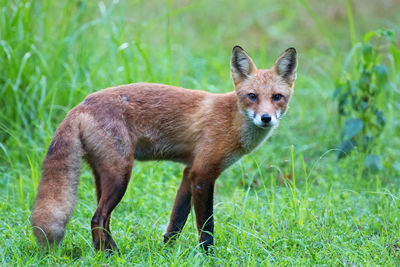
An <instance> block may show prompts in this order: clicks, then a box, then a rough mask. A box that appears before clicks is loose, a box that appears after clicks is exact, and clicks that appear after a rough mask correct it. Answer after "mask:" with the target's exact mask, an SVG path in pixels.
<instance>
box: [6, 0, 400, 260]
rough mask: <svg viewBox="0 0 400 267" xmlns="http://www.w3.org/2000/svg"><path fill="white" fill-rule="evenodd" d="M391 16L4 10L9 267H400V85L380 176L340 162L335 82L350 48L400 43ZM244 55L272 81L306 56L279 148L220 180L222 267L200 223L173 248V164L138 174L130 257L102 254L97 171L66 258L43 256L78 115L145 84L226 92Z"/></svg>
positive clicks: (71, 227)
mask: <svg viewBox="0 0 400 267" xmlns="http://www.w3.org/2000/svg"><path fill="white" fill-rule="evenodd" d="M384 3H385V4H379V6H378V4H377V3H375V1H372V0H370V1H361V0H359V1H344V0H343V1H334V2H332V3H327V2H326V3H322V2H320V1H316V0H312V1H305V0H304V1H299V2H295V1H289V0H282V1H278V2H276V1H272V0H270V1H256V0H254V1H227V0H224V1H211V0H203V1H193V2H191V1H183V0H179V1H178V0H177V1H172V0H170V1H165V2H164V3H160V2H159V1H104V2H101V1H99V2H98V1H86V0H83V1H82V0H81V1H51V0H42V1H8V0H0V107H1V110H0V111H1V112H0V174H1V177H0V213H1V217H0V220H1V221H0V232H1V233H2V234H1V236H2V238H1V239H0V263H1V264H3V265H6V266H13V265H24V266H25V265H54V264H57V265H100V264H105V265H112V266H114V265H145V266H148V265H156V266H157V265H168V266H169V265H172V266H181V265H184V266H185V265H187V266H192V265H194V266H200V265H201V266H203V265H206V266H207V265H210V266H215V265H222V266H233V265H235V266H236V265H254V266H259V265H306V266H308V265H357V266H359V265H400V241H399V240H400V218H399V214H400V199H399V196H400V186H399V184H400V183H399V182H400V140H399V138H398V137H399V135H400V120H399V119H398V111H399V110H400V105H399V103H400V101H399V100H400V94H399V89H398V84H397V85H396V86H397V87H396V86H394V89H393V94H392V95H390V97H388V99H387V103H388V106H387V108H386V114H387V119H388V123H387V126H386V128H385V130H384V133H383V134H382V136H381V137H380V142H379V143H380V144H379V146H378V148H377V149H378V151H379V152H380V154H381V155H382V157H383V163H384V167H385V168H384V170H383V171H382V172H379V173H377V174H373V173H366V172H364V171H363V169H364V158H363V157H364V156H363V155H362V154H360V153H358V152H357V151H354V152H353V153H352V154H351V155H349V156H348V157H347V158H345V159H344V160H341V161H337V160H336V152H335V150H334V149H335V148H336V147H337V145H338V144H339V133H338V125H337V120H338V117H337V113H336V106H335V102H334V100H333V98H332V94H333V90H334V82H335V80H336V79H337V77H338V76H339V75H340V74H341V70H342V66H343V64H344V61H345V59H346V56H347V54H348V52H349V51H350V50H351V46H352V44H354V43H355V42H356V41H357V40H358V39H357V38H361V37H362V36H363V35H364V33H366V32H367V31H370V30H375V29H378V28H384V27H387V28H391V29H393V30H394V31H395V32H396V33H397V35H398V36H399V35H400V32H399V31H400V27H399V26H398V25H400V13H399V12H398V10H399V8H400V5H399V4H398V3H397V2H396V1H391V2H390V1H386V2H384ZM351 10H353V11H351ZM351 12H353V13H351ZM349 14H350V15H351V16H350V17H349V16H348V15H349ZM235 44H240V45H242V46H243V47H244V48H245V49H246V50H247V51H248V52H249V54H250V55H251V56H252V57H253V58H254V60H255V62H256V64H257V65H258V66H260V67H264V68H267V67H270V66H271V65H272V63H273V60H274V59H275V58H276V57H277V56H278V55H279V54H280V53H281V52H282V51H283V50H284V49H285V48H287V47H290V46H294V47H296V48H297V49H298V51H299V68H298V81H297V83H296V88H295V94H294V98H293V100H292V102H291V105H290V110H289V112H288V114H287V116H286V117H285V118H284V119H283V121H282V123H281V126H280V127H279V129H278V130H277V131H276V134H275V135H274V136H273V137H272V138H271V139H270V140H269V141H268V142H267V143H265V144H264V145H263V146H262V147H260V148H259V149H258V150H257V151H255V152H254V153H252V154H251V155H249V156H246V157H245V158H244V159H243V160H241V161H240V162H239V163H237V164H235V165H234V166H232V167H231V168H229V169H228V170H226V171H225V172H224V173H223V174H222V175H221V177H220V178H219V179H218V181H217V185H216V196H215V228H216V233H215V255H212V256H207V255H205V254H204V253H203V252H202V250H201V249H199V247H198V245H197V234H196V232H197V231H196V229H195V223H194V219H193V216H194V215H193V212H192V213H191V215H190V216H189V220H188V222H187V225H186V227H185V229H184V231H183V234H182V236H181V237H180V238H179V239H178V240H177V243H176V244H175V245H173V246H164V244H163V243H162V233H163V232H164V230H165V227H166V225H167V223H168V219H169V214H170V210H171V208H172V203H173V199H174V195H175V192H176V189H177V186H178V184H179V180H180V175H181V171H182V166H181V165H179V164H174V163H169V162H148V163H140V162H136V164H135V167H134V168H133V173H132V179H131V182H130V185H129V187H128V191H127V193H126V195H125V197H124V198H123V200H122V202H121V203H120V204H119V206H118V207H117V208H116V210H115V212H114V213H113V220H112V226H111V229H112V231H113V236H114V238H115V240H116V241H117V244H118V246H119V248H120V250H121V252H122V255H121V257H117V256H111V257H106V256H105V255H103V254H102V253H97V254H96V253H95V252H94V250H93V246H92V244H91V235H90V219H91V217H92V215H93V213H94V211H95V208H96V201H95V191H94V190H95V189H94V185H93V178H92V176H91V174H90V172H89V170H88V168H87V167H85V168H84V170H83V173H82V177H81V184H80V187H79V199H78V204H77V206H76V210H75V212H74V214H73V216H72V219H71V221H70V223H69V224H68V226H67V231H66V236H65V238H64V240H63V242H62V244H61V245H60V246H59V247H57V248H55V249H52V250H49V251H46V250H42V249H41V248H39V246H38V245H37V244H36V242H35V239H34V236H33V233H32V230H31V227H30V223H29V220H30V210H31V207H32V204H33V201H34V197H35V193H36V188H37V184H38V182H39V180H40V173H41V169H40V165H41V161H42V160H43V158H44V155H45V153H46V150H47V146H48V145H49V143H50V140H51V136H52V134H53V133H54V131H55V129H56V128H57V125H58V124H59V123H60V122H61V121H62V119H63V118H64V116H65V115H66V113H67V112H68V110H69V109H70V108H72V107H73V106H74V105H76V104H77V103H79V102H80V101H81V100H82V99H83V98H84V97H85V96H86V95H87V94H89V93H91V92H94V91H97V90H99V89H102V88H105V87H108V86H113V85H117V84H124V83H131V82H138V81H149V82H160V83H168V84H174V85H179V86H183V87H187V88H194V89H203V90H208V91H211V92H226V91H230V90H232V89H233V86H232V81H231V80H230V78H229V57H230V53H231V48H232V47H233V45H235ZM397 81H398V78H397ZM393 163H394V164H393ZM396 167H397V168H396ZM283 176H284V177H290V178H291V180H290V179H285V178H282V177H283Z"/></svg>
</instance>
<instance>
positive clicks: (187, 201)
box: [164, 167, 192, 243]
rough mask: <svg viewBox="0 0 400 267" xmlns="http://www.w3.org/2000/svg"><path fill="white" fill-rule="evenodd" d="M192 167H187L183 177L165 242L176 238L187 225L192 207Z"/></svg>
mask: <svg viewBox="0 0 400 267" xmlns="http://www.w3.org/2000/svg"><path fill="white" fill-rule="evenodd" d="M189 172H190V168H189V167H186V168H185V169H184V171H183V177H182V181H181V184H180V186H179V189H178V192H177V194H176V197H175V202H174V207H173V208H172V213H171V218H170V220H169V224H168V227H167V231H166V233H165V234H164V243H167V242H168V241H170V240H175V239H176V238H177V237H178V235H179V234H180V232H181V231H182V229H183V226H185V223H186V220H187V217H188V215H189V213H190V207H191V198H192V192H191V186H190V179H189Z"/></svg>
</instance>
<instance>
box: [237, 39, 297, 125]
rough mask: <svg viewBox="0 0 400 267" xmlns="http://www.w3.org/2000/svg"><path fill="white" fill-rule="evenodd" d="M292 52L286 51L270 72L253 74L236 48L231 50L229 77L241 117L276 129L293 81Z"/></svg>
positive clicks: (248, 60) (254, 70) (252, 67)
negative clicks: (231, 80)
mask: <svg viewBox="0 0 400 267" xmlns="http://www.w3.org/2000/svg"><path fill="white" fill-rule="evenodd" d="M296 67H297V58H296V49H294V48H288V49H286V50H285V52H283V53H282V54H281V55H280V56H279V57H278V59H277V60H276V61H275V63H274V65H273V67H272V68H271V69H265V70H257V67H256V65H255V64H254V62H253V60H252V59H251V58H250V57H249V55H248V54H247V53H246V52H245V51H244V50H243V48H241V47H240V46H235V47H234V48H233V50H232V58H231V76H232V79H233V82H234V85H235V92H236V94H237V97H238V104H239V108H240V110H241V112H242V113H243V114H244V116H245V117H246V118H247V119H248V120H250V121H251V122H252V123H253V124H254V125H256V126H258V127H261V128H271V127H274V126H277V125H278V123H279V120H280V119H281V118H282V116H283V115H284V114H285V113H286V110H287V108H288V103H289V100H290V97H291V95H292V93H293V86H294V81H295V80H296Z"/></svg>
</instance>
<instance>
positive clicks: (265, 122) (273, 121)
mask: <svg viewBox="0 0 400 267" xmlns="http://www.w3.org/2000/svg"><path fill="white" fill-rule="evenodd" d="M247 116H248V118H249V119H250V120H251V121H252V122H253V124H254V125H256V126H258V127H261V128H264V127H265V128H268V127H273V126H277V125H278V122H279V118H278V117H277V116H276V115H273V114H272V115H271V114H268V113H264V114H257V113H256V112H254V111H252V110H250V109H248V110H247Z"/></svg>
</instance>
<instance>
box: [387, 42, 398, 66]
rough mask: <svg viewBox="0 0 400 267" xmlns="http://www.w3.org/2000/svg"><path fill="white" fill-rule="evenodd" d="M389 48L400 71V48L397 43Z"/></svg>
mask: <svg viewBox="0 0 400 267" xmlns="http://www.w3.org/2000/svg"><path fill="white" fill-rule="evenodd" d="M389 50H390V53H391V54H392V56H393V65H394V68H395V71H400V50H399V48H398V47H397V46H395V45H390V48H389Z"/></svg>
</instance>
